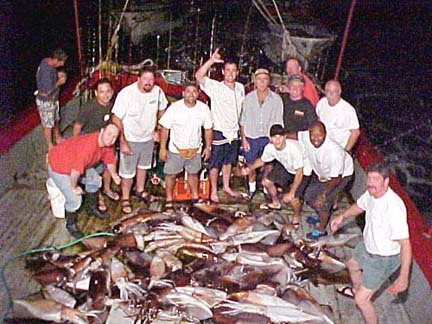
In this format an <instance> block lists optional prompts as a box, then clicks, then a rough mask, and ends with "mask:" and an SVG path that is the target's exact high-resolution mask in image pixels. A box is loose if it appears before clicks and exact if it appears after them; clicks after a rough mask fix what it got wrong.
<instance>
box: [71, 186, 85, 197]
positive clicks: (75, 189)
mask: <svg viewBox="0 0 432 324" xmlns="http://www.w3.org/2000/svg"><path fill="white" fill-rule="evenodd" d="M72 192H73V193H74V194H75V195H77V196H80V195H83V194H84V191H83V190H82V188H81V187H80V186H76V187H72Z"/></svg>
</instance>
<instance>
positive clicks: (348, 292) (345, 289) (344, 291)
mask: <svg viewBox="0 0 432 324" xmlns="http://www.w3.org/2000/svg"><path fill="white" fill-rule="evenodd" d="M336 292H337V293H338V294H341V295H342V296H345V297H348V298H351V299H354V295H355V293H354V290H353V288H352V287H350V286H342V287H339V288H336Z"/></svg>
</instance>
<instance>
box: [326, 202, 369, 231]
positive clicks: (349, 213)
mask: <svg viewBox="0 0 432 324" xmlns="http://www.w3.org/2000/svg"><path fill="white" fill-rule="evenodd" d="M363 212H364V210H363V209H361V208H360V207H359V206H358V205H357V204H356V203H355V204H352V205H351V206H350V207H349V208H348V209H346V210H345V211H344V212H343V213H342V214H340V215H337V216H336V217H335V218H333V220H332V221H331V223H330V229H331V230H332V232H336V231H337V230H338V229H339V226H340V224H341V223H342V221H343V220H344V218H348V217H353V216H358V215H360V214H362V213H363Z"/></svg>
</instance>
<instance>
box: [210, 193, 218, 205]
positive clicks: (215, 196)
mask: <svg viewBox="0 0 432 324" xmlns="http://www.w3.org/2000/svg"><path fill="white" fill-rule="evenodd" d="M210 201H211V202H215V203H218V202H219V197H218V195H217V193H216V194H214V193H212V194H211V195H210Z"/></svg>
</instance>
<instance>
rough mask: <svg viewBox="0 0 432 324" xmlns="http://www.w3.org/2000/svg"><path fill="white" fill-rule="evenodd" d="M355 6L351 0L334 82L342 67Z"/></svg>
mask: <svg viewBox="0 0 432 324" xmlns="http://www.w3.org/2000/svg"><path fill="white" fill-rule="evenodd" d="M355 4H356V0H352V1H351V7H350V11H349V13H348V19H347V23H346V25H345V31H344V35H343V39H342V44H341V49H340V51H339V57H338V61H337V65H336V71H335V75H334V79H335V80H337V79H338V78H339V71H340V68H341V65H342V58H343V54H344V51H345V47H346V43H347V39H348V33H349V29H350V26H351V20H352V16H353V12H354V6H355Z"/></svg>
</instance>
